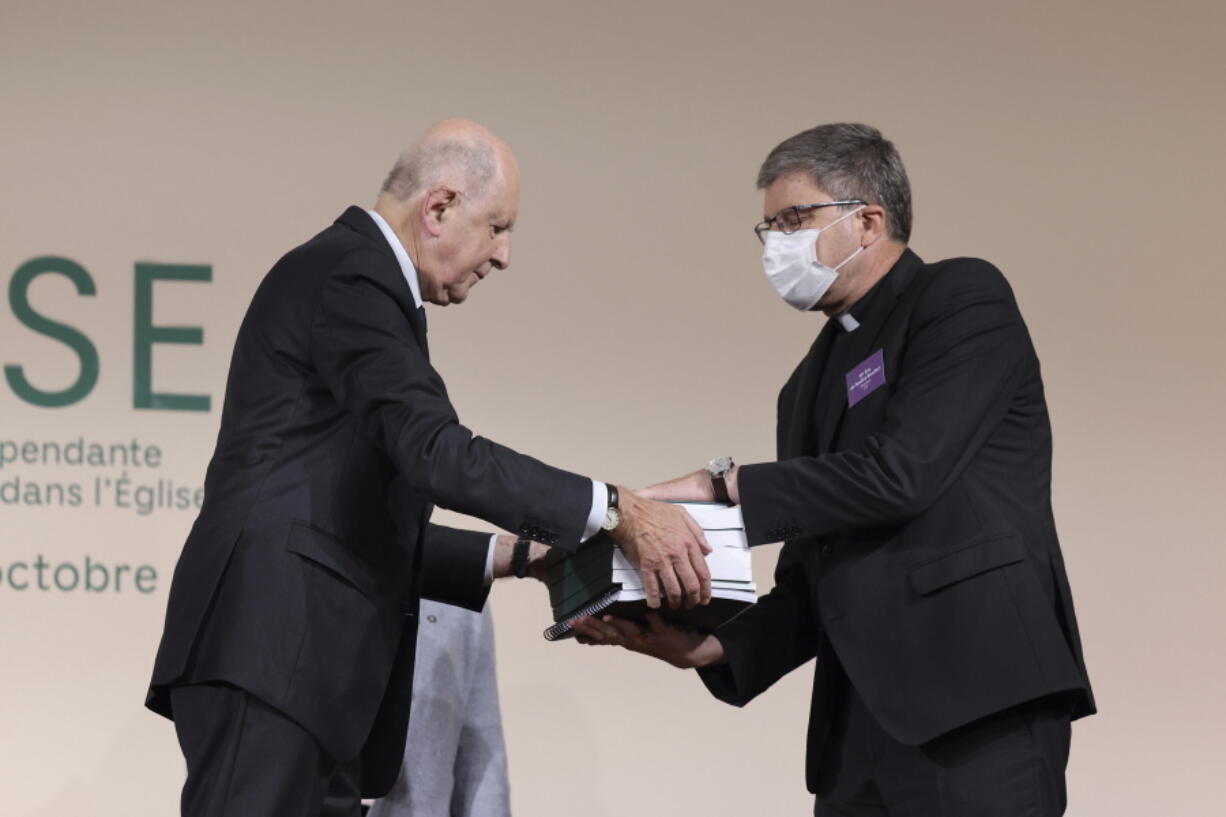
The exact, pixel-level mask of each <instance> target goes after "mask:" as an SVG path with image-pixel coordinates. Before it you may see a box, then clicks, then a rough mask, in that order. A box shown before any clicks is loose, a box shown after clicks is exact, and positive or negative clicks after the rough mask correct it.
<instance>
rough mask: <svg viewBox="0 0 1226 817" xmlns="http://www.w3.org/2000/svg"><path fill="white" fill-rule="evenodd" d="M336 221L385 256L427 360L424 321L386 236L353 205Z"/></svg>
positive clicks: (403, 309)
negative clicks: (368, 242)
mask: <svg viewBox="0 0 1226 817" xmlns="http://www.w3.org/2000/svg"><path fill="white" fill-rule="evenodd" d="M336 221H337V223H338V224H344V225H345V226H346V227H349V228H350V229H352V230H354V231H355V232H357V233H359V234H360V235H362V236H364V237H365V238H367V239H369V240H370V242H371V243H372V244H374V245H375V247H376V248H377V249H378V251H379V252H381V253H383V254H384V255H386V256H387V258H388V261H389V262H390V269H392V270H394V271H395V275H394V279H393V280H394V283H393V284H392V286H393V288H394V292H395V293H396V295H397V299H398V300H399V301H400V307H401V310H402V311H404V313H405V315H407V316H408V319H409V326H411V327H413V337H414V338H416V339H417V344H418V345H419V346H420V347H421V350H422V352H423V353H424V354H425V355H426V359H427V360H429V358H430V346H429V344H428V343H427V341H426V322H425V320H424V318H423V317H422V313H421V312H420V310H419V307H418V306H417V305H416V303H414V301H413V290H411V289H409V282H408V281H406V280H405V279H404V270H403V269H401V267H400V261H399V260H398V259H397V258H396V253H394V252H393V251H392V248H391V247H389V246H388V244H387V238H386V237H385V236H384V235H383V231H382V230H380V229H379V225H378V224H375V221H374V219H372V218H371V217H370V214H369V213H367V212H366V211H365V210H363V209H362V208H361V207H355V206H353V205H350V206H349V207H348V208H347V209H346V210H345V212H343V213H341V216H340V218H338V219H337V220H336Z"/></svg>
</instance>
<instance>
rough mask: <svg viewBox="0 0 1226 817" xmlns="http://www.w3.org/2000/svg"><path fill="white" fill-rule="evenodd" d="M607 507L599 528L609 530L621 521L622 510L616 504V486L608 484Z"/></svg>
mask: <svg viewBox="0 0 1226 817" xmlns="http://www.w3.org/2000/svg"><path fill="white" fill-rule="evenodd" d="M608 488H609V509H608V510H606V511H605V512H604V522H603V523H602V524H601V525H600V529H601V530H606V531H610V530H613V529H614V528H616V527H617V526H618V525H620V524H621V522H622V512H621V510H620V509H619V508H618V506H617V486H616V485H613V484H612V483H610V484H609V486H608Z"/></svg>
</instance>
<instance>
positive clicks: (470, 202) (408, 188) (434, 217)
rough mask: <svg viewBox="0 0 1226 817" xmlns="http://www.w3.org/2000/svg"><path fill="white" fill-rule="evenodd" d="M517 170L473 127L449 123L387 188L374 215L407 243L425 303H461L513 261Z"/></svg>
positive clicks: (503, 149)
mask: <svg viewBox="0 0 1226 817" xmlns="http://www.w3.org/2000/svg"><path fill="white" fill-rule="evenodd" d="M518 211H519V166H518V165H517V164H516V162H515V156H514V155H513V154H512V153H511V149H510V148H508V147H507V145H506V143H505V142H503V141H502V140H501V139H499V138H498V137H497V136H495V135H494V134H492V133H490V131H488V130H487V129H486V128H483V127H482V126H481V125H478V124H477V123H476V122H469V121H468V120H466V119H448V120H446V121H444V122H440V123H438V124H437V125H435V126H434V127H432V128H430V130H428V131H426V132H425V133H424V134H422V137H421V138H420V139H418V140H417V142H415V143H414V144H413V146H412V147H410V148H409V149H408V150H406V151H405V152H404V153H402V154H401V155H400V159H399V160H397V162H396V166H395V167H394V168H392V172H391V173H390V174H388V177H387V181H386V182H384V183H383V190H382V192H381V194H380V195H379V200H378V201H377V202H375V212H377V213H378V214H379V215H380V216H382V217H383V219H384V220H385V221H386V222H387V223H388V225H389V226H390V227H391V228H392V230H393V231H394V232H395V233H396V235H397V237H398V238H399V239H400V243H401V244H403V245H404V249H405V252H406V253H408V256H409V260H410V261H411V262H412V263H413V267H414V269H415V270H416V271H417V279H418V284H419V286H420V289H421V295H422V298H423V299H424V300H426V301H429V302H430V303H434V304H440V305H446V304H453V303H461V302H463V301H464V299H465V298H467V297H468V291H469V289H471V288H472V287H473V286H474V285H475V284H476V283H477V282H478V281H480V280H482V279H484V278H485V276H487V275H489V273H490V271H491V270H496V269H497V270H501V269H506V268H507V267H508V266H509V265H510V263H511V228H512V227H513V226H514V224H515V218H516V215H517V213H518Z"/></svg>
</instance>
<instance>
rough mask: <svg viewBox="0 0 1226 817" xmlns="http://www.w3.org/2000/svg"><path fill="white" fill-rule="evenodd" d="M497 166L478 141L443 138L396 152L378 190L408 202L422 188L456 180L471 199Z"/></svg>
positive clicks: (478, 194) (485, 185) (486, 147)
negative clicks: (390, 167) (397, 153)
mask: <svg viewBox="0 0 1226 817" xmlns="http://www.w3.org/2000/svg"><path fill="white" fill-rule="evenodd" d="M497 169H498V162H497V159H496V158H495V156H494V151H493V149H492V148H491V147H490V146H489V145H486V144H482V143H480V142H463V141H459V140H454V139H451V140H443V141H438V142H425V143H422V144H418V145H414V146H413V147H411V148H409V149H408V150H406V151H405V152H404V153H402V154H400V158H399V159H397V160H396V165H395V167H393V168H392V171H391V172H390V173H388V174H387V178H386V179H385V180H384V181H383V187H382V188H381V192H383V193H390V194H391V195H392V196H394V197H395V198H396V199H398V200H400V201H408V200H409V199H410V198H412V197H413V196H415V195H416V194H418V193H420V192H421V191H423V190H428V189H430V188H431V187H433V186H434V185H437V184H441V183H444V182H450V183H453V184H454V183H457V181H459V180H457V179H456V175H457V171H458V175H459V177H460V179H462V182H459V183H461V184H462V185H463V188H464V189H463V190H462V191H460V192H462V193H464V194H465V195H466V196H467V197H468V198H469V199H471V200H473V201H477V200H479V199H480V198H481V197H483V196H484V195H485V193H486V191H487V189H488V188H489V185H490V180H491V179H493V178H494V172H495V171H496V170H497Z"/></svg>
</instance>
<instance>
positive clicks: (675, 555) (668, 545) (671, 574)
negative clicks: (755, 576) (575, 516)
mask: <svg viewBox="0 0 1226 817" xmlns="http://www.w3.org/2000/svg"><path fill="white" fill-rule="evenodd" d="M619 494H620V496H621V502H620V510H621V523H620V524H618V526H617V527H615V528H614V529H613V530H611V531H609V535H610V536H612V537H613V540H614V541H615V542H617V544H618V545H620V546H621V549H622V552H623V553H625V554H626V558H628V559H629V560H630V563H631V564H633V565H634V566H635V567H636V568H638V571H639V575H641V576H642V578H643V590H644V592H645V593H646V595H647V606H648V607H651V608H653V609H654V608H658V607H659V606H660V597H661V595H663V596H664V597H666V598H667V599H668V606H669V607H672V608H673V609H676V608H678V607H681V606H682V605H684V606H685V607H686V608H690V607H693V606H695V605H697V604H706V603H707V602H709V601H710V600H711V571H710V570H709V569H708V568H707V560H706V555H707V554H708V553H710V552H711V546H710V545H708V544H707V539H706V536H704V535H703V532H702V527H701V526H700V525H699V524H698V523H697V522H695V521H694V517H692V516H690V515H689V514H688V513H686V512H685V509H683V508H679V507H677V506H675V505H667V504H665V503H662V502H653V501H651V500H647V499H643V498H642V497H640V496H639V495H637V494H635V493H634V492H633V491H630V490H625V489H619Z"/></svg>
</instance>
